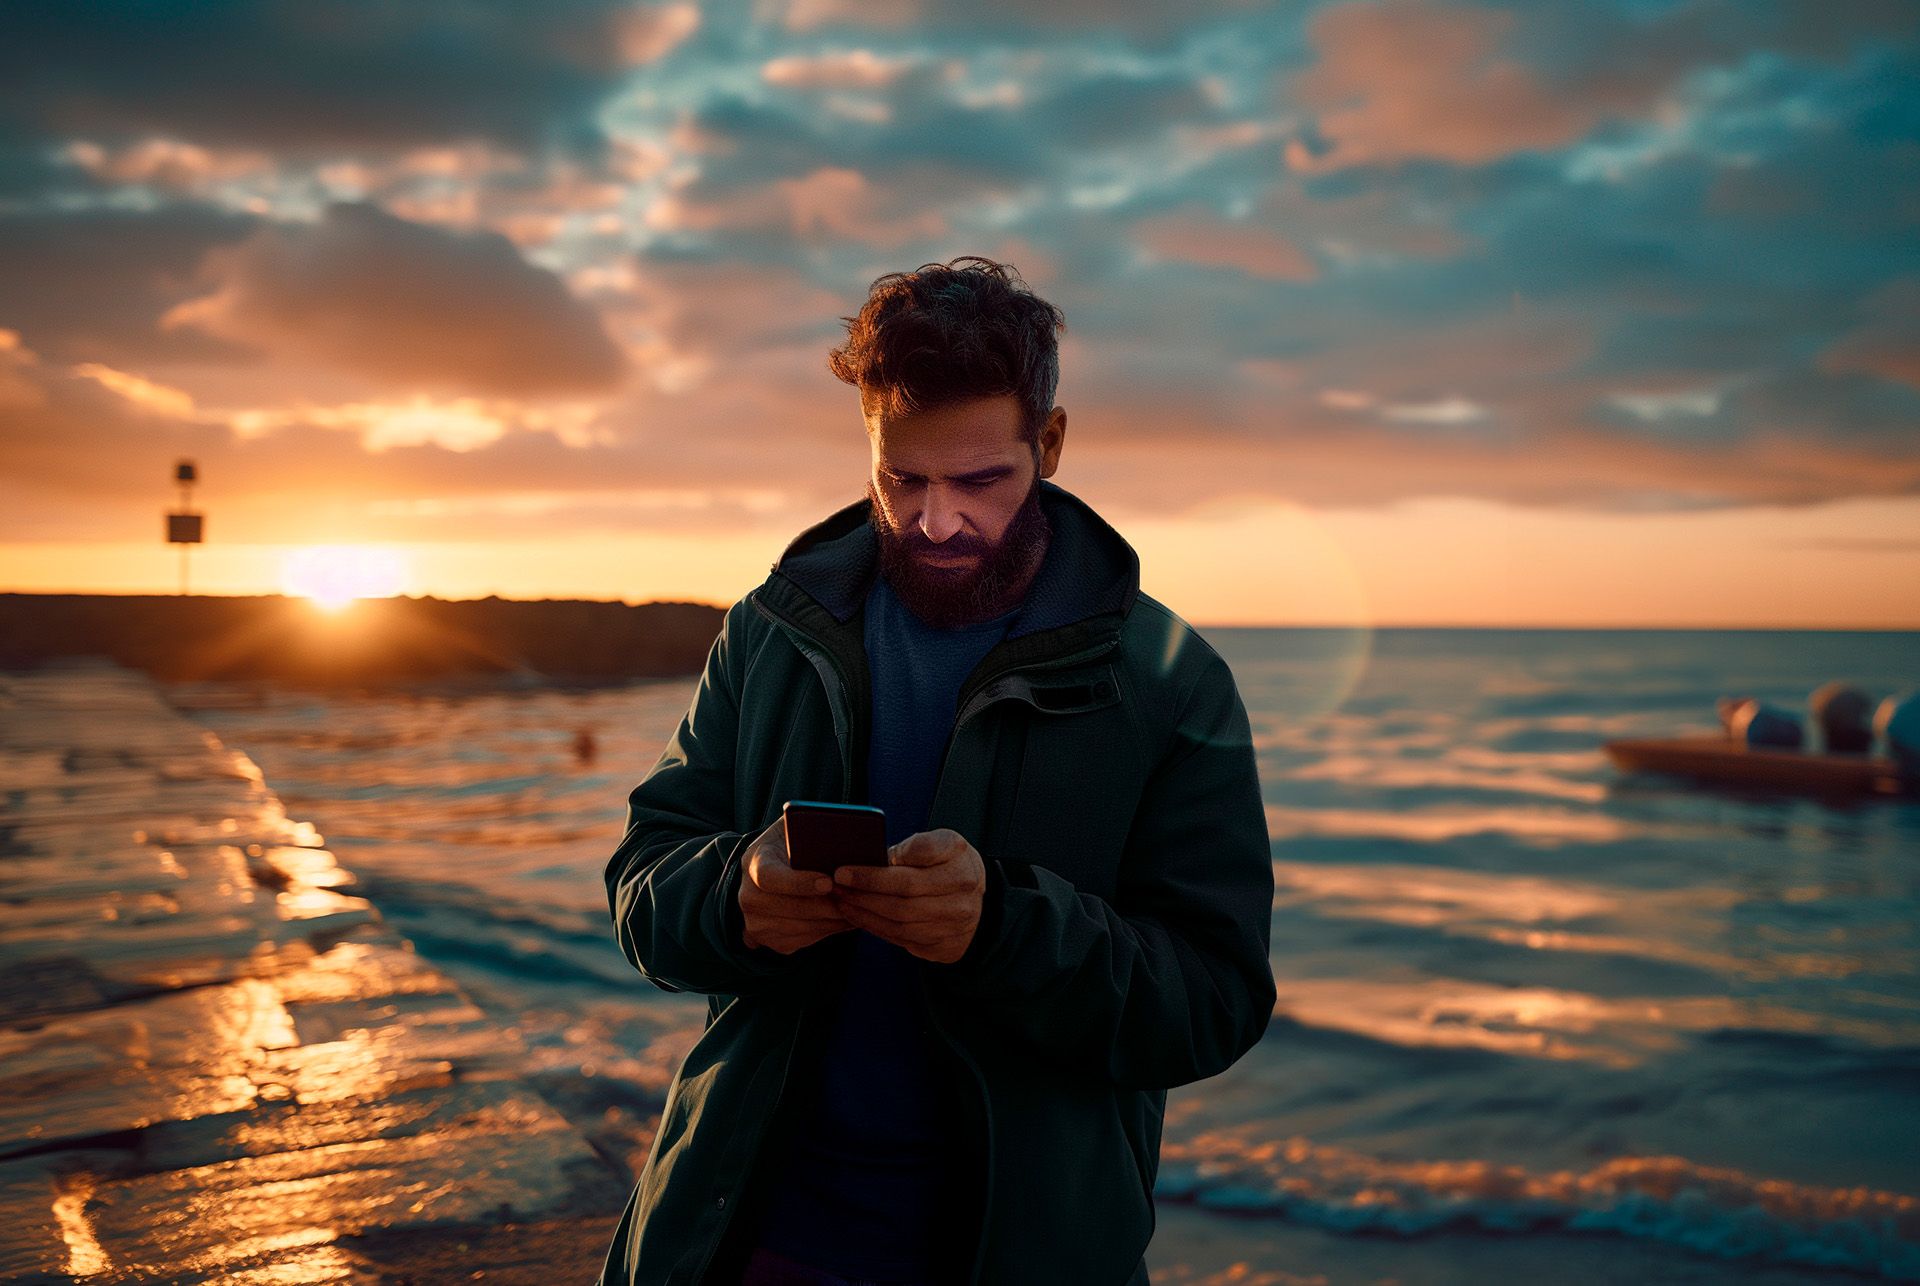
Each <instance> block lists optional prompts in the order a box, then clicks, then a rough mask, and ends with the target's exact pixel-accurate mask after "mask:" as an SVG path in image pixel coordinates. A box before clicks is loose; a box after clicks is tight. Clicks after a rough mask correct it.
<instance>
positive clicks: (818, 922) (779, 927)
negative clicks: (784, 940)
mask: <svg viewBox="0 0 1920 1286" xmlns="http://www.w3.org/2000/svg"><path fill="white" fill-rule="evenodd" d="M851 923H853V922H852V921H851V920H849V919H847V918H846V917H845V916H844V915H822V916H798V915H776V916H768V917H767V918H765V919H758V920H755V921H754V922H753V934H754V936H755V937H757V938H765V937H769V936H778V935H780V934H783V933H785V934H794V933H818V932H820V931H821V930H823V929H837V928H844V927H845V926H847V925H849V924H851Z"/></svg>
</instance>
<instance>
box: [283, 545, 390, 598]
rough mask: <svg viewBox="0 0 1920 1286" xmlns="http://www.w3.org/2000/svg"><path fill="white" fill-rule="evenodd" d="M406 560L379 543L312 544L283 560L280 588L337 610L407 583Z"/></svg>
mask: <svg viewBox="0 0 1920 1286" xmlns="http://www.w3.org/2000/svg"><path fill="white" fill-rule="evenodd" d="M408 580H409V572H408V567H407V560H406V558H405V556H404V555H402V554H401V553H399V552H398V551H397V550H392V549H386V548H382V547H380V546H376V545H309V546H307V547H305V548H303V549H296V550H294V551H293V552H292V553H289V554H288V555H287V556H286V557H285V558H283V559H281V560H280V590H281V592H282V593H284V594H291V595H293V596H294V597H296V598H310V599H312V600H313V601H314V602H315V603H316V604H318V605H319V606H320V607H323V608H325V609H327V610H328V611H338V610H339V609H340V608H342V607H345V606H346V605H347V604H348V603H351V602H352V601H353V600H354V599H356V598H389V597H392V596H393V595H395V594H398V593H400V592H401V591H402V590H404V589H405V588H406V586H407V582H408Z"/></svg>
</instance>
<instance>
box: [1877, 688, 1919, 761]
mask: <svg viewBox="0 0 1920 1286" xmlns="http://www.w3.org/2000/svg"><path fill="white" fill-rule="evenodd" d="M1873 735H1874V736H1876V737H1880V738H1883V739H1884V740H1885V741H1886V744H1887V756H1888V757H1889V758H1891V759H1893V760H1895V761H1896V762H1897V763H1899V765H1900V770H1901V772H1903V773H1906V774H1907V775H1908V776H1912V775H1914V774H1917V773H1920V692H1899V693H1895V694H1894V695H1893V696H1890V697H1888V698H1887V699H1886V700H1885V701H1882V702H1881V703H1880V709H1879V710H1878V711H1876V712H1875V713H1874V716H1873Z"/></svg>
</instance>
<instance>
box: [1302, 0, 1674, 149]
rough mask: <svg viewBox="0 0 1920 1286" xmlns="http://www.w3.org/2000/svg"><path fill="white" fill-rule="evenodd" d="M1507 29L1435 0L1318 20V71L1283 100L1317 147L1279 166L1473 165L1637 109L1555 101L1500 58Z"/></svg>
mask: <svg viewBox="0 0 1920 1286" xmlns="http://www.w3.org/2000/svg"><path fill="white" fill-rule="evenodd" d="M1517 21H1518V19H1517V18H1516V16H1515V15H1514V14H1513V13H1511V12H1508V11H1505V10H1500V9H1491V8H1482V7H1480V6H1478V5H1450V4H1445V3H1442V2H1441V0H1357V2H1356V3H1349V4H1340V5H1336V6H1334V7H1331V8H1328V9H1323V10H1321V11H1319V12H1318V13H1317V14H1316V15H1315V16H1314V18H1313V20H1312V32H1313V40H1314V44H1315V45H1316V46H1317V48H1318V50H1319V55H1320V57H1319V61H1318V62H1317V63H1316V64H1315V65H1314V66H1312V67H1310V68H1308V69H1307V70H1306V71H1305V72H1303V73H1301V74H1300V75H1299V76H1297V77H1296V78H1295V79H1294V80H1293V82H1292V85H1291V92H1292V94H1293V96H1294V97H1295V98H1296V99H1297V100H1298V101H1299V102H1300V103H1301V104H1302V105H1303V106H1305V107H1306V108H1308V109H1309V110H1311V111H1313V112H1314V113H1316V116H1317V125H1316V128H1317V133H1318V135H1319V137H1320V139H1321V140H1323V146H1322V147H1321V148H1320V149H1318V150H1315V149H1314V148H1312V147H1310V146H1308V145H1307V144H1306V143H1304V142H1303V143H1298V144H1296V145H1295V146H1294V147H1293V148H1292V149H1290V150H1289V152H1288V160H1289V161H1290V162H1291V163H1292V165H1293V166H1294V167H1295V168H1297V169H1300V170H1302V171H1309V172H1311V171H1317V170H1330V169H1339V168H1342V167H1344V166H1349V165H1361V164H1395V163H1399V162H1403V161H1407V160H1409V159H1412V158H1416V157H1430V158H1433V159H1436V160H1443V161H1451V162H1456V163H1463V164H1480V163H1483V162H1486V161H1491V160H1494V159H1496V158H1498V157H1502V156H1506V155H1508V154H1509V153H1512V152H1516V151H1522V150H1540V149H1546V148H1554V147H1559V146H1562V145H1564V144H1566V143H1569V142H1572V141H1573V140H1575V139H1577V138H1580V137H1582V136H1583V135H1585V134H1586V133H1587V132H1588V131H1589V130H1590V129H1592V128H1593V126H1594V124H1595V123H1596V122H1597V121H1599V120H1600V119H1602V117H1603V116H1604V115H1606V114H1608V113H1610V112H1615V111H1620V110H1623V109H1627V108H1630V107H1634V106H1639V105H1641V104H1642V102H1643V101H1644V100H1643V95H1637V94H1631V93H1626V92H1620V93H1615V94H1609V95H1605V96H1599V97H1588V98H1581V97H1576V96H1572V95H1564V94H1559V93H1555V92H1554V90H1553V88H1552V87H1551V86H1549V85H1547V84H1546V83H1544V82H1543V81H1542V80H1541V78H1540V77H1539V76H1538V75H1537V74H1536V73H1535V72H1534V71H1532V70H1531V69H1530V68H1528V67H1527V66H1525V65H1524V64H1522V63H1520V62H1518V61H1516V60H1515V59H1513V58H1512V57H1510V56H1507V55H1505V54H1504V53H1503V51H1502V45H1503V44H1504V42H1505V41H1506V40H1507V38H1508V37H1509V35H1510V34H1511V32H1512V31H1513V28H1514V26H1515V25H1516V23H1517ZM1636 99H1639V100H1641V101H1640V102H1637V101H1636Z"/></svg>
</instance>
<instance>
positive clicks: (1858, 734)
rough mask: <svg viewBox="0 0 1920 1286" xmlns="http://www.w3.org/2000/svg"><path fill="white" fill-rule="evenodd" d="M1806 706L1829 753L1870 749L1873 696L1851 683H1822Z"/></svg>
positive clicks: (1865, 751)
mask: <svg viewBox="0 0 1920 1286" xmlns="http://www.w3.org/2000/svg"><path fill="white" fill-rule="evenodd" d="M1807 709H1808V711H1809V712H1811V713H1812V715H1813V723H1814V726H1815V727H1817V728H1819V729H1820V736H1821V738H1822V741H1823V743H1824V744H1825V746H1826V748H1827V751H1828V753H1829V754H1841V755H1863V754H1866V753H1867V752H1868V751H1870V750H1872V749H1873V698H1872V697H1870V696H1868V695H1867V694H1866V693H1864V692H1862V691H1861V690H1860V689H1859V688H1856V687H1853V686H1852V685H1851V684H1846V683H1842V682H1840V681H1839V680H1838V679H1836V680H1834V681H1833V682H1832V683H1827V684H1823V685H1821V686H1820V687H1819V688H1816V689H1815V690H1814V693H1813V695H1812V696H1811V697H1809V698H1807Z"/></svg>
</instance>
